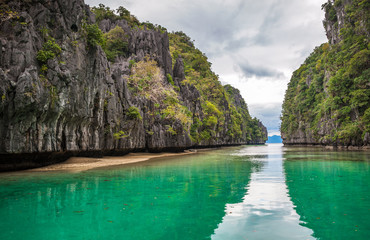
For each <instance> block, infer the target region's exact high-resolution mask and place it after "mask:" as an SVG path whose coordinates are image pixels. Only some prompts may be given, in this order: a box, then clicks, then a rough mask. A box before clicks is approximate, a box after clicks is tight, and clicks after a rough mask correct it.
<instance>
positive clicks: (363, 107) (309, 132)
mask: <svg viewBox="0 0 370 240" xmlns="http://www.w3.org/2000/svg"><path fill="white" fill-rule="evenodd" d="M322 7H323V10H325V20H324V21H323V23H324V27H325V30H326V35H327V37H328V40H329V43H325V44H322V45H321V46H320V47H317V48H316V49H315V50H314V52H313V53H311V55H310V56H309V57H308V58H307V59H306V60H305V62H304V64H302V65H301V66H300V68H299V69H298V70H296V71H295V72H294V73H293V76H292V78H291V80H290V82H289V84H288V89H287V91H286V94H285V100H284V104H283V112H282V124H281V132H282V138H283V142H284V144H313V145H318V144H320V145H332V146H344V147H348V146H358V147H360V146H369V144H370V102H369V101H370V89H369V88H370V82H369V79H370V69H369V67H370V51H369V46H370V45H369V36H370V14H369V12H370V11H369V10H370V4H369V1H364V0H336V1H328V2H327V3H325V4H323V6H322Z"/></svg>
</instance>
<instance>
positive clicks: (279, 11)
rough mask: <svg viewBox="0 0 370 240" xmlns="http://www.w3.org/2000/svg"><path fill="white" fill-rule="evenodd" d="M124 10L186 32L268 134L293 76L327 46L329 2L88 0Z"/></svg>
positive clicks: (275, 128)
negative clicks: (317, 48)
mask: <svg viewBox="0 0 370 240" xmlns="http://www.w3.org/2000/svg"><path fill="white" fill-rule="evenodd" d="M85 2H86V3H87V4H89V5H90V6H97V5H98V4H99V3H103V4H104V5H106V6H109V7H110V8H112V9H116V8H117V7H118V6H124V7H126V8H127V9H128V10H130V11H131V13H132V14H133V15H135V16H136V17H138V19H139V20H140V21H150V22H152V23H155V24H159V25H162V26H164V27H166V28H167V29H168V30H169V31H183V32H185V33H186V34H187V35H188V36H190V37H191V38H192V39H193V40H194V41H195V46H196V47H197V48H199V49H200V50H201V51H202V52H204V53H205V54H206V55H207V57H208V59H209V61H210V62H211V63H212V70H213V71H214V72H215V73H216V74H218V75H219V76H220V80H221V82H222V83H223V84H226V83H229V84H231V85H233V86H234V87H236V88H238V89H239V90H240V91H241V93H242V95H243V97H244V99H245V100H246V102H247V104H248V107H249V111H250V113H251V115H252V116H253V117H257V118H259V119H260V120H262V122H263V124H264V125H265V126H267V128H268V131H269V135H274V134H278V135H280V133H279V126H280V119H279V117H280V112H281V104H282V102H283V99H284V93H285V90H286V87H287V83H288V82H289V79H290V77H291V75H292V72H293V71H294V70H295V69H297V68H298V67H299V66H300V64H302V63H303V61H304V59H305V58H306V57H307V56H308V55H309V54H310V53H311V51H312V50H313V49H314V47H315V46H318V45H320V44H321V43H324V42H326V41H327V39H326V37H325V32H324V28H323V25H322V20H323V18H324V13H323V11H322V10H321V5H322V4H323V3H324V2H326V0H258V1H256V0H124V1H123V0H85Z"/></svg>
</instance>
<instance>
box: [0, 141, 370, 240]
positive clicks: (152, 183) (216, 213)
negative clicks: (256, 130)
mask: <svg viewBox="0 0 370 240" xmlns="http://www.w3.org/2000/svg"><path fill="white" fill-rule="evenodd" d="M369 182H370V161H369V153H368V152H343V151H323V150H321V149H317V148H316V149H307V148H285V147H282V145H280V144H270V145H268V146H245V147H235V148H225V149H220V150H214V151H207V152H203V153H199V154H193V155H188V156H181V157H177V158H171V159H165V160H152V161H148V162H145V163H141V164H134V165H127V166H122V167H115V168H111V169H99V170H91V171H86V172H81V173H41V172H40V173H38V172H32V173H31V172H29V173H27V172H19V173H16V174H14V173H13V174H9V173H7V174H0V223H1V224H0V239H2V240H7V239H135V240H136V239H226V240H231V239H248V240H251V239H370V195H369V190H370V188H369V184H368V183H369Z"/></svg>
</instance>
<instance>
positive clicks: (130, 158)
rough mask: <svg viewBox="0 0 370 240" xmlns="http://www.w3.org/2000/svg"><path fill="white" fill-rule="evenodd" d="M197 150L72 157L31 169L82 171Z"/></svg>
mask: <svg viewBox="0 0 370 240" xmlns="http://www.w3.org/2000/svg"><path fill="white" fill-rule="evenodd" d="M193 153H195V152H192V151H186V152H182V153H129V154H127V155H124V156H118V157H117V156H114V157H111V156H107V157H102V158H87V157H71V158H69V159H68V160H67V161H65V162H62V163H57V164H53V165H49V166H45V167H41V168H34V169H29V170H26V171H30V172H50V171H69V172H81V171H87V170H91V169H94V168H101V167H111V166H117V165H124V164H131V163H138V162H144V161H148V160H151V159H154V158H166V157H174V156H183V155H189V154H193Z"/></svg>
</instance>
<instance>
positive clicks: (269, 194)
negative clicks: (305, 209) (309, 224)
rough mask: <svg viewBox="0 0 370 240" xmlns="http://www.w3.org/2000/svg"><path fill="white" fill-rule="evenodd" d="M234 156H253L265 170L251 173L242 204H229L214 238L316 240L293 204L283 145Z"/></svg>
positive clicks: (252, 159) (257, 148)
mask: <svg viewBox="0 0 370 240" xmlns="http://www.w3.org/2000/svg"><path fill="white" fill-rule="evenodd" d="M234 154H235V155H237V156H246V157H250V160H251V161H257V162H261V163H262V165H263V167H262V168H260V169H255V171H254V172H253V173H252V176H251V181H250V182H249V184H248V186H247V188H246V189H247V194H246V195H245V196H244V198H243V201H242V202H240V203H237V204H227V205H226V215H225V217H224V218H223V220H222V223H221V224H220V225H219V226H218V228H217V229H216V231H215V234H214V235H213V236H212V239H272V238H274V239H285V240H288V239H314V238H313V237H312V236H311V235H312V234H313V231H312V230H311V229H309V228H306V227H304V226H302V225H301V222H300V220H299V218H300V217H299V215H298V214H297V213H296V211H295V209H294V205H293V203H292V202H291V201H290V197H289V195H288V189H287V186H286V184H285V175H284V170H283V151H282V145H281V144H271V145H269V146H268V147H259V146H256V147H249V148H243V149H241V150H240V151H239V152H237V153H234ZM230 229H233V231H230Z"/></svg>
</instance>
